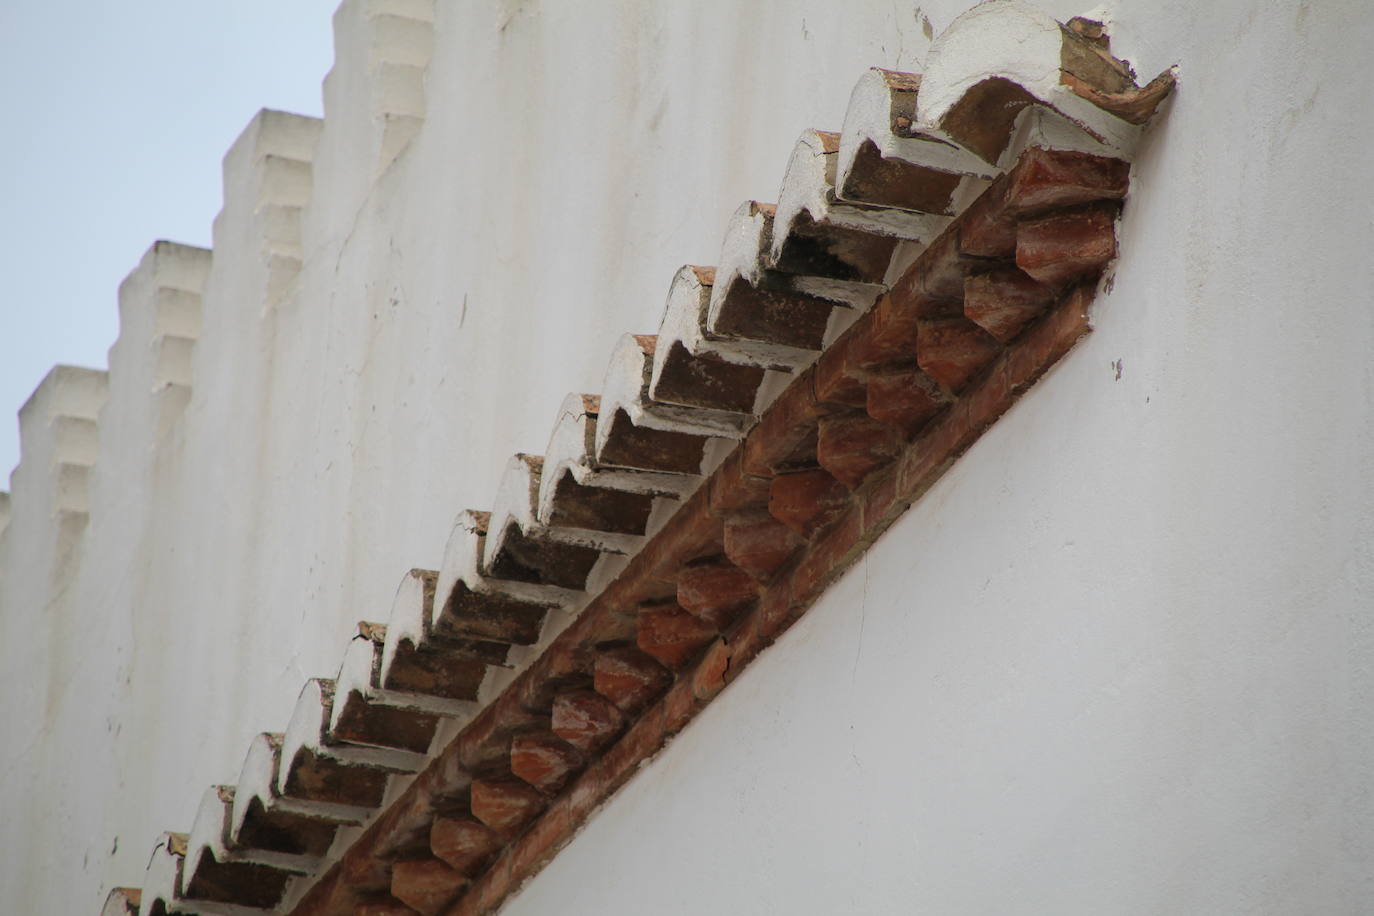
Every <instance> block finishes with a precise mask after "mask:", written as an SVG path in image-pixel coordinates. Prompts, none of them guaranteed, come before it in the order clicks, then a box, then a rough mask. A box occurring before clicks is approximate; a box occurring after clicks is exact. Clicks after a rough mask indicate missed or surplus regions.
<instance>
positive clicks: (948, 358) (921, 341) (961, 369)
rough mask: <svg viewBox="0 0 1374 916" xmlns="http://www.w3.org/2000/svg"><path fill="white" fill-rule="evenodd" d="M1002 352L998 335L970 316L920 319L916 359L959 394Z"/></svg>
mask: <svg viewBox="0 0 1374 916" xmlns="http://www.w3.org/2000/svg"><path fill="white" fill-rule="evenodd" d="M1001 351H1002V345H1001V344H999V343H998V342H997V340H996V338H994V337H993V336H992V335H991V334H989V333H988V332H987V331H984V330H983V329H982V328H980V327H978V325H976V324H974V323H973V322H972V321H969V320H968V319H967V318H943V319H937V320H932V321H923V322H921V327H920V331H919V336H918V338H917V341H916V362H917V364H918V365H919V366H920V367H921V368H922V369H924V370H925V371H926V374H927V375H929V376H930V377H931V378H933V379H935V381H937V382H939V383H940V384H941V385H944V386H945V387H946V388H948V389H949V390H950V391H953V392H954V393H956V394H957V393H959V391H961V390H962V389H963V387H964V386H965V385H967V384H968V382H969V380H970V379H972V378H973V376H975V375H977V374H978V371H979V370H980V369H982V368H983V367H984V366H986V365H987V364H988V363H990V362H992V360H993V359H995V358H996V357H997V354H998V353H1000V352H1001Z"/></svg>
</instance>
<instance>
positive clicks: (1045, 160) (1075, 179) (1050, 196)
mask: <svg viewBox="0 0 1374 916" xmlns="http://www.w3.org/2000/svg"><path fill="white" fill-rule="evenodd" d="M1130 175H1131V166H1130V163H1127V162H1123V161H1121V160H1120V159H1108V158H1106V157H1103V156H1094V155H1092V154H1090V153H1080V152H1076V151H1072V150H1047V149H1041V148H1039V147H1033V148H1031V149H1028V150H1026V152H1025V153H1023V154H1022V156H1021V159H1020V161H1019V162H1018V163H1017V164H1016V167H1015V168H1013V169H1012V171H1011V174H1010V176H1009V178H1010V183H1009V188H1008V191H1007V206H1008V208H1009V209H1010V210H1012V211H1014V212H1016V213H1018V214H1019V215H1022V216H1025V215H1027V214H1030V213H1036V212H1042V211H1045V210H1058V209H1063V208H1065V207H1072V206H1076V205H1078V204H1085V203H1090V202H1092V201H1095V200H1119V199H1121V198H1122V197H1125V196H1126V188H1127V186H1128V185H1129V183H1130Z"/></svg>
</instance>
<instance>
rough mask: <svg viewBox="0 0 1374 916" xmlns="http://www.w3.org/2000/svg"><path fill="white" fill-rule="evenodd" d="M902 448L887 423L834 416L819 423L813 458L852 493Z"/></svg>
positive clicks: (861, 416) (863, 416) (898, 435)
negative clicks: (818, 435)
mask: <svg viewBox="0 0 1374 916" xmlns="http://www.w3.org/2000/svg"><path fill="white" fill-rule="evenodd" d="M901 448H902V435H901V433H900V432H898V431H897V430H895V429H893V428H892V427H891V426H888V425H887V424H886V423H879V422H878V421H877V420H875V419H873V418H872V417H870V416H869V415H868V414H863V413H851V414H843V415H838V414H837V415H835V416H831V417H825V418H824V419H822V420H821V429H820V438H819V439H818V442H817V446H816V458H817V460H818V461H820V463H821V467H823V468H825V469H826V470H827V471H829V472H830V473H831V475H833V476H834V477H835V478H836V479H838V480H839V481H840V483H842V484H844V485H845V486H847V487H849V488H850V489H851V490H854V489H857V488H858V486H859V484H861V483H863V479H864V478H865V477H867V476H868V475H869V474H871V473H873V471H875V470H877V469H878V468H880V467H882V466H883V465H885V464H887V463H888V462H890V461H891V460H892V459H893V458H894V457H895V456H896V455H897V453H898V452H899V451H901Z"/></svg>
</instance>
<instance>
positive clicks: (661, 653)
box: [636, 605, 716, 671]
mask: <svg viewBox="0 0 1374 916" xmlns="http://www.w3.org/2000/svg"><path fill="white" fill-rule="evenodd" d="M715 635H716V630H715V628H714V627H712V626H711V625H710V624H708V623H706V622H705V621H704V620H702V619H701V618H699V617H697V616H696V615H695V614H689V613H687V612H686V611H684V610H683V609H682V608H680V607H678V606H677V605H669V606H667V607H663V608H655V609H654V610H651V611H644V612H642V613H640V615H639V636H638V639H637V641H636V642H637V645H638V646H639V648H641V649H643V650H644V651H645V652H647V653H649V654H650V655H652V656H653V657H654V658H656V659H658V661H660V662H661V663H663V664H664V665H667V666H668V667H669V668H672V669H673V670H674V671H676V670H678V669H680V668H682V667H683V666H684V665H686V664H687V663H688V662H689V661H691V660H692V659H693V658H695V657H696V656H697V655H698V654H699V653H700V652H701V648H702V646H705V645H706V644H707V643H708V642H710V641H711V639H712V638H713V637H714V636H715Z"/></svg>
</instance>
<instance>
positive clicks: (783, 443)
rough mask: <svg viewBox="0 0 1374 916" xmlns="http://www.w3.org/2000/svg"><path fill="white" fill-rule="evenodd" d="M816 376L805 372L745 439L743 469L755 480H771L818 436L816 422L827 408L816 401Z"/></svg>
mask: <svg viewBox="0 0 1374 916" xmlns="http://www.w3.org/2000/svg"><path fill="white" fill-rule="evenodd" d="M813 380H814V374H813V373H812V371H811V370H810V369H808V370H807V371H806V372H804V373H802V374H801V375H800V376H798V377H797V379H796V380H795V381H794V382H793V383H792V384H791V385H789V386H788V388H787V390H786V391H784V392H783V393H782V394H781V395H779V396H778V398H777V400H775V401H774V402H773V403H772V405H771V406H770V407H769V408H768V411H767V412H766V413H765V414H764V415H763V417H762V418H760V420H759V422H758V425H757V426H755V427H754V429H753V430H752V431H751V432H750V434H749V438H748V439H746V440H745V442H744V446H743V451H742V453H741V470H742V471H743V472H744V473H745V474H749V475H752V476H754V477H772V476H773V469H774V468H775V467H781V466H784V465H786V464H787V463H788V461H789V459H790V458H792V456H793V455H794V453H795V452H796V451H797V448H798V447H799V446H801V445H803V444H805V443H806V441H807V440H808V439H809V438H810V437H811V436H812V435H814V434H815V430H816V419H817V418H818V417H820V416H821V415H822V414H824V413H825V412H826V408H825V407H824V406H823V405H821V404H818V403H817V402H816V394H815V389H814V387H813Z"/></svg>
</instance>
